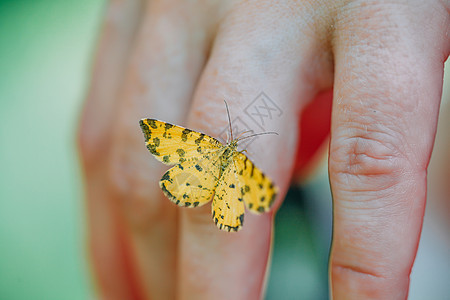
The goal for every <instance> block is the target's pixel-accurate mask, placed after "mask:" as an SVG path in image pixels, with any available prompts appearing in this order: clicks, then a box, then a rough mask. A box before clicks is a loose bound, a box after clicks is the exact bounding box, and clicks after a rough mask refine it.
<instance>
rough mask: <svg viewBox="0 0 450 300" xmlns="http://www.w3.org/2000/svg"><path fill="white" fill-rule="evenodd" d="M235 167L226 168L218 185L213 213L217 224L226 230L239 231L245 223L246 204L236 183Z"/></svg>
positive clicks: (213, 203)
mask: <svg viewBox="0 0 450 300" xmlns="http://www.w3.org/2000/svg"><path fill="white" fill-rule="evenodd" d="M236 180H237V178H236V175H235V169H234V168H231V167H230V166H229V167H228V168H226V169H225V171H224V173H223V174H222V176H221V178H220V179H219V183H218V185H217V187H216V191H215V194H214V198H213V202H212V215H213V220H214V223H215V224H216V226H217V227H218V228H219V229H221V230H224V231H228V232H231V231H234V232H237V231H239V230H240V229H241V228H242V225H243V223H244V212H245V206H244V202H243V199H242V197H241V195H240V193H239V191H238V188H237V185H236V183H237V182H236Z"/></svg>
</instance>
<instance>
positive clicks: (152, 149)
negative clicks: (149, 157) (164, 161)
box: [147, 144, 161, 156]
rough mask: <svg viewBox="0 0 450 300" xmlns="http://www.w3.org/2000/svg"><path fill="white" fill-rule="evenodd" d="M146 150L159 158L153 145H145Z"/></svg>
mask: <svg viewBox="0 0 450 300" xmlns="http://www.w3.org/2000/svg"><path fill="white" fill-rule="evenodd" d="M147 149H148V151H150V153H151V154H153V155H156V156H160V155H161V154H160V153H159V152H158V150H156V145H155V144H147Z"/></svg>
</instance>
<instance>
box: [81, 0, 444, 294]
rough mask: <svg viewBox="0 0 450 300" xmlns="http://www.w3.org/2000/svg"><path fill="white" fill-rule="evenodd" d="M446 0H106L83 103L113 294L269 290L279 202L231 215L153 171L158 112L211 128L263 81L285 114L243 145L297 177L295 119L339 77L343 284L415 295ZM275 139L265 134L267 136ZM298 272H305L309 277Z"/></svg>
mask: <svg viewBox="0 0 450 300" xmlns="http://www.w3.org/2000/svg"><path fill="white" fill-rule="evenodd" d="M449 12H450V2H449V1H445V0H428V1H423V0H411V1H406V0H405V1H400V0H397V1H395V0H391V1H356V0H355V1H339V0H338V1H325V0H323V1H276V3H275V2H274V1H265V0H263V1H194V2H192V1H148V2H144V1H138V0H112V1H110V3H109V4H108V5H107V8H106V14H105V18H104V24H103V27H102V31H101V34H100V40H99V46H98V50H97V55H96V58H95V61H94V72H93V77H92V83H91V86H90V91H89V94H88V99H87V103H86V106H85V109H84V111H83V116H82V122H81V127H80V131H79V144H80V149H81V154H82V161H83V164H84V168H85V174H86V189H87V208H88V216H89V245H90V253H91V257H92V262H93V269H94V274H95V277H96V279H97V282H98V286H99V290H100V293H101V294H102V295H103V296H104V298H105V299H146V298H148V299H150V298H152V299H174V298H177V299H259V298H261V297H263V293H264V280H265V276H266V270H267V264H268V258H269V253H270V245H271V235H272V226H273V214H265V215H261V216H255V215H251V214H250V213H248V212H247V213H246V215H245V222H244V228H243V229H242V230H241V231H240V232H239V233H226V232H221V231H219V230H218V229H217V228H216V227H215V225H214V223H213V222H212V219H211V211H210V206H209V205H206V206H204V207H201V208H196V209H181V208H178V207H176V206H175V205H173V204H172V203H171V202H170V201H169V200H168V199H167V198H165V197H164V195H163V193H162V192H161V190H160V189H159V187H158V180H159V179H160V177H161V175H162V174H163V172H164V171H165V170H166V169H167V167H166V166H164V165H162V164H161V163H160V162H157V161H156V160H155V159H154V158H153V157H152V156H151V155H150V153H149V152H148V151H147V149H146V148H145V145H144V140H143V136H142V133H141V131H140V129H139V124H138V121H139V119H141V118H145V117H151V118H157V119H160V120H164V121H167V122H170V123H173V124H178V125H182V126H186V127H189V128H191V129H195V130H198V131H202V132H205V133H207V134H209V135H211V136H217V135H218V134H219V133H220V132H221V131H222V129H223V128H224V127H225V126H227V116H226V111H225V107H224V103H223V99H227V102H228V105H229V106H230V113H231V114H232V115H233V113H234V114H239V112H241V111H242V110H243V108H244V107H245V106H246V105H247V104H248V101H249V99H253V98H254V97H255V96H256V95H257V94H259V93H260V92H261V91H264V92H265V93H267V94H268V95H270V97H271V99H273V100H274V101H276V102H277V104H278V105H279V106H280V108H281V109H282V110H283V112H284V114H283V117H282V118H279V119H278V120H276V121H274V122H272V123H271V124H269V125H268V126H269V128H268V130H270V131H276V132H278V133H280V135H279V136H265V137H264V138H263V137H261V138H258V140H257V141H255V142H254V143H252V145H251V146H250V148H249V149H248V151H249V153H253V160H254V162H255V164H256V165H257V166H258V167H259V168H261V169H262V170H263V171H264V172H265V173H267V174H268V175H269V176H270V177H271V178H273V180H274V181H275V182H276V183H277V185H278V186H279V188H280V191H281V192H280V195H279V197H278V199H277V202H276V206H277V207H278V206H279V205H281V203H282V200H283V197H284V195H285V193H286V191H287V189H288V187H289V184H290V180H291V174H292V172H293V170H292V169H293V160H294V156H295V153H296V149H295V145H297V139H298V138H301V137H299V136H298V134H297V130H298V129H297V126H295V125H294V124H297V123H298V118H299V116H300V112H301V111H302V109H303V107H304V106H305V105H306V104H307V103H308V102H309V101H313V100H314V97H315V96H316V95H317V93H319V92H320V91H324V90H327V89H330V88H332V87H333V90H334V94H333V112H332V123H331V124H332V125H331V142H330V148H329V174H330V183H331V188H332V193H333V207H334V212H333V244H332V250H331V253H330V265H329V270H330V271H329V274H330V279H331V280H330V282H331V283H330V292H331V294H332V296H333V298H334V299H370V298H373V299H405V298H406V297H407V294H408V287H409V274H410V271H411V268H412V265H413V262H414V258H415V255H416V251H417V246H418V242H419V237H420V231H421V227H422V221H423V214H424V207H425V201H426V197H425V194H426V186H427V183H426V178H427V173H426V169H427V166H428V162H429V159H430V155H431V152H432V148H433V142H434V137H435V131H436V124H437V118H438V110H439V103H440V97H441V91H442V77H443V64H444V61H445V60H446V59H447V57H448V55H449V52H450V38H449V32H450V16H449ZM268 141H270V142H268ZM298 280H300V279H298Z"/></svg>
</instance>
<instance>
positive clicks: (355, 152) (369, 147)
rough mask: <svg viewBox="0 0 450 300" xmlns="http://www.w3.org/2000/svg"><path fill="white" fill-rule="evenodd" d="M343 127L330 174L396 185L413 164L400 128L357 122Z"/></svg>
mask: <svg viewBox="0 0 450 300" xmlns="http://www.w3.org/2000/svg"><path fill="white" fill-rule="evenodd" d="M343 131H345V133H344V134H342V135H341V136H339V137H337V138H336V139H335V140H334V141H332V144H331V147H330V160H329V169H330V176H334V179H338V182H341V183H349V181H354V180H355V179H357V180H358V183H359V184H361V183H367V184H368V185H369V187H370V186H374V185H377V186H376V188H377V189H379V188H383V187H389V186H392V185H395V183H397V182H398V181H399V180H400V179H401V177H402V176H401V175H402V174H404V173H405V172H406V170H407V169H408V168H409V162H408V159H407V156H406V155H405V151H404V149H403V148H402V145H404V141H403V140H404V138H403V135H402V134H401V133H400V132H398V131H395V130H392V129H389V128H387V127H381V126H380V125H378V124H376V125H374V124H364V125H354V126H353V127H350V128H348V129H344V130H343ZM379 184H382V185H383V186H380V185H379Z"/></svg>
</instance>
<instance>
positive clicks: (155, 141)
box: [153, 137, 161, 147]
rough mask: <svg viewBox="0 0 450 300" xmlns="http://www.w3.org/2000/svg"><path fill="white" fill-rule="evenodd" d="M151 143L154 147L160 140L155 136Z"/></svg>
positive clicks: (157, 145)
mask: <svg viewBox="0 0 450 300" xmlns="http://www.w3.org/2000/svg"><path fill="white" fill-rule="evenodd" d="M153 144H155V146H156V147H159V145H160V144H161V141H160V140H159V138H157V137H155V138H153Z"/></svg>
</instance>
